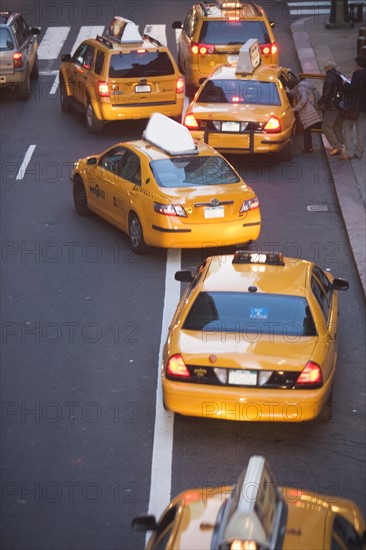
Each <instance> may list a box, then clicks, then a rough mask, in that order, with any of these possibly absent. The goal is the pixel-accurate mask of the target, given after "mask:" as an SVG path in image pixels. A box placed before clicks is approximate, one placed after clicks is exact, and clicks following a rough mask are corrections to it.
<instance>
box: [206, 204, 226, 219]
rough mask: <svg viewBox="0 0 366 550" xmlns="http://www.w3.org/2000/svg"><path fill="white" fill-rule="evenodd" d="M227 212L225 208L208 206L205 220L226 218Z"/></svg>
mask: <svg viewBox="0 0 366 550" xmlns="http://www.w3.org/2000/svg"><path fill="white" fill-rule="evenodd" d="M224 217H225V212H224V207H223V206H206V207H205V218H224Z"/></svg>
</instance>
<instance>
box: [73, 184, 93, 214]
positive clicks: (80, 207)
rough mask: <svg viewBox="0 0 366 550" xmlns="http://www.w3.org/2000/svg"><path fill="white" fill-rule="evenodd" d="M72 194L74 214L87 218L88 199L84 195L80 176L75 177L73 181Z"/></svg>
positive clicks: (88, 211) (88, 212)
mask: <svg viewBox="0 0 366 550" xmlns="http://www.w3.org/2000/svg"><path fill="white" fill-rule="evenodd" d="M72 193H73V196H74V204H75V209H76V212H77V213H78V214H80V215H81V216H89V215H90V210H89V206H88V197H87V195H86V191H85V187H84V183H83V180H82V179H81V177H80V176H76V177H75V179H74V183H73V187H72Z"/></svg>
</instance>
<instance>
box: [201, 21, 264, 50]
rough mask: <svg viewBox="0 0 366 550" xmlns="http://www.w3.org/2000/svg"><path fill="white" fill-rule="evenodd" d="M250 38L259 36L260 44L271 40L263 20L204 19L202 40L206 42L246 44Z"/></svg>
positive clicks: (214, 43)
mask: <svg viewBox="0 0 366 550" xmlns="http://www.w3.org/2000/svg"><path fill="white" fill-rule="evenodd" d="M250 38H257V39H258V42H259V43H260V44H268V43H269V42H271V39H270V37H269V34H268V31H267V28H266V25H265V23H264V22H263V21H248V20H243V21H204V22H203V24H202V28H201V34H200V39H199V41H200V42H203V43H205V44H213V45H220V44H245V42H246V41H247V40H249V39H250Z"/></svg>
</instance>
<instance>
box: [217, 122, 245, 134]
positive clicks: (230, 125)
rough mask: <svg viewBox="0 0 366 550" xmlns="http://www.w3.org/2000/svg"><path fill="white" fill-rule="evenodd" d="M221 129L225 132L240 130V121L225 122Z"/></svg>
mask: <svg viewBox="0 0 366 550" xmlns="http://www.w3.org/2000/svg"><path fill="white" fill-rule="evenodd" d="M221 130H222V131H223V132H239V130H240V122H223V123H222V125H221Z"/></svg>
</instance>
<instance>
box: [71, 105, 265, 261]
mask: <svg viewBox="0 0 366 550" xmlns="http://www.w3.org/2000/svg"><path fill="white" fill-rule="evenodd" d="M72 181H73V195H74V202H75V207H76V210H77V211H78V212H79V214H82V215H86V214H88V213H89V212H90V211H93V212H95V213H97V214H99V215H100V216H102V217H103V218H105V219H106V220H108V221H109V222H111V223H112V224H114V225H116V226H117V227H118V228H120V229H122V231H125V232H126V233H127V234H128V235H129V238H130V244H131V247H132V249H133V250H134V251H135V252H137V253H142V252H144V251H146V246H149V245H150V246H157V247H162V248H197V247H198V248H199V247H202V246H205V247H208V246H218V245H219V246H221V245H222V244H226V245H233V244H236V243H241V242H247V241H252V240H255V239H257V238H258V236H259V233H260V227H261V217H260V209H259V200H258V198H257V196H256V195H255V193H254V191H253V190H252V189H251V188H250V187H248V186H247V185H246V184H245V182H244V181H243V180H242V179H241V177H240V176H239V175H238V173H237V172H236V171H235V170H234V168H233V167H232V166H231V165H230V164H229V163H228V162H227V160H226V159H224V158H223V157H222V156H221V155H220V153H218V152H217V151H215V150H214V149H212V148H211V147H209V146H208V145H205V144H204V143H201V142H197V143H195V142H194V140H193V138H192V136H191V135H190V133H189V131H188V130H187V128H185V127H184V126H182V125H181V124H178V123H177V122H175V121H173V120H171V119H169V118H167V117H165V116H164V115H161V114H160V113H155V114H154V115H153V116H152V117H151V118H150V120H149V122H148V125H147V127H146V130H145V132H144V135H143V139H141V140H138V141H130V142H127V143H119V144H117V145H115V146H113V147H111V148H109V149H108V150H107V151H105V152H104V153H102V154H101V155H97V156H92V157H87V158H85V159H81V160H79V161H78V162H76V163H75V166H74V171H73V174H72Z"/></svg>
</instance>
